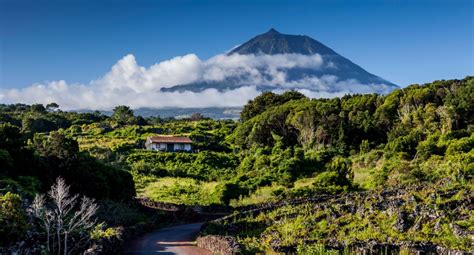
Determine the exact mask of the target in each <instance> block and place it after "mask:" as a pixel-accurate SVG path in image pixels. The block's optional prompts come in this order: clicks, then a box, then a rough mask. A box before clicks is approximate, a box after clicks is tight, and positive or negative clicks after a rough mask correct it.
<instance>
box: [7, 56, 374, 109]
mask: <svg viewBox="0 0 474 255" xmlns="http://www.w3.org/2000/svg"><path fill="white" fill-rule="evenodd" d="M329 64H331V63H329ZM332 65H333V64H332ZM323 66H324V60H323V58H322V57H321V56H320V55H319V54H315V55H311V56H306V55H300V54H277V55H238V54H234V55H231V56H227V55H217V56H215V57H213V58H210V59H208V60H206V61H202V60H200V59H199V58H198V57H197V56H196V55H195V54H188V55H185V56H179V57H175V58H172V59H170V60H167V61H163V62H160V63H157V64H154V65H152V66H150V67H148V68H146V67H143V66H140V65H138V64H137V61H136V59H135V57H134V56H133V55H131V54H129V55H126V56H125V57H123V58H122V59H121V60H119V61H118V62H117V63H116V64H115V65H113V66H112V68H111V70H110V71H109V72H108V73H106V74H105V75H104V76H103V77H101V78H99V79H96V80H93V81H91V82H90V83H88V84H68V83H66V81H63V80H59V81H53V82H47V83H45V84H39V83H38V84H33V85H31V86H29V87H26V88H22V89H6V90H0V102H2V103H27V104H32V103H43V104H47V103H50V102H56V103H58V104H59V105H60V106H61V108H62V109H65V110H71V109H101V110H106V109H111V108H113V107H114V106H116V105H129V106H131V107H132V108H139V107H157V108H160V107H210V106H241V105H243V104H245V103H246V102H247V101H248V100H249V99H252V98H253V97H255V96H257V95H258V94H259V92H258V91H257V88H256V86H258V85H271V86H274V87H275V92H282V91H284V90H285V89H289V88H295V87H296V88H298V90H299V91H301V92H303V93H304V94H306V95H307V96H309V97H334V96H341V95H344V94H348V93H370V92H373V91H376V89H377V90H380V88H381V87H380V86H381V85H373V84H369V85H364V84H359V83H358V82H357V81H356V80H346V81H339V80H338V78H337V77H336V76H332V75H323V76H321V77H304V78H302V79H300V80H296V81H295V80H292V81H289V80H288V79H287V73H286V71H287V70H288V69H290V68H295V67H296V68H310V69H320V68H323ZM235 77H237V79H239V80H240V83H241V84H242V85H246V86H243V87H240V88H237V89H233V90H227V91H217V90H215V89H207V90H204V91H202V92H197V93H194V92H190V91H186V92H160V89H161V88H167V87H172V86H175V85H180V84H188V83H192V82H196V81H213V82H218V81H222V80H225V79H228V78H235ZM249 85H250V86H249ZM382 89H383V87H382Z"/></svg>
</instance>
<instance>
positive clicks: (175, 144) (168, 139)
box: [145, 135, 193, 152]
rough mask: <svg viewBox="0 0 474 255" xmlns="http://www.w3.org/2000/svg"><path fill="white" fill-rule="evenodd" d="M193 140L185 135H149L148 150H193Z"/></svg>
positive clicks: (146, 143)
mask: <svg viewBox="0 0 474 255" xmlns="http://www.w3.org/2000/svg"><path fill="white" fill-rule="evenodd" d="M192 143H193V141H192V140H191V139H189V137H185V136H165V135H157V136H149V137H147V139H146V141H145V148H146V149H147V150H156V151H168V152H173V151H191V149H192V148H191V144H192Z"/></svg>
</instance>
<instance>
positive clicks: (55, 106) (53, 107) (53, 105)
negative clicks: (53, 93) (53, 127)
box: [46, 102, 59, 112]
mask: <svg viewBox="0 0 474 255" xmlns="http://www.w3.org/2000/svg"><path fill="white" fill-rule="evenodd" d="M57 109H59V105H58V104H56V103H54V102H53V103H49V104H47V105H46V110H47V111H48V112H49V111H53V112H54V111H56V110H57Z"/></svg>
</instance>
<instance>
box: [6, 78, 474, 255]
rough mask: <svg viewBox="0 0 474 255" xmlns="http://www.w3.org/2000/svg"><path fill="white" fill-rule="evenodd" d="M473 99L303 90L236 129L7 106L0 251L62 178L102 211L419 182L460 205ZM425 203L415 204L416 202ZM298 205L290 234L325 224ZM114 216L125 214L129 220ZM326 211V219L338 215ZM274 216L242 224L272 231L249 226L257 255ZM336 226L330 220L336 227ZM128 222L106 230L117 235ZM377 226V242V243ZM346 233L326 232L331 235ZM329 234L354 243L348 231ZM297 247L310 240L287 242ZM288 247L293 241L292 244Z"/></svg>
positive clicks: (467, 224) (258, 102)
mask: <svg viewBox="0 0 474 255" xmlns="http://www.w3.org/2000/svg"><path fill="white" fill-rule="evenodd" d="M473 98H474V78H472V77H467V78H465V79H463V80H447V81H444V80H443V81H435V82H433V83H430V84H424V85H412V86H409V87H407V88H404V89H399V90H395V91H393V92H392V93H390V94H388V95H376V94H368V95H348V96H344V97H342V98H333V99H308V98H306V97H305V96H304V95H302V94H300V93H298V92H294V91H290V92H286V93H283V94H281V95H277V94H274V93H271V92H265V93H263V94H261V95H260V96H258V97H257V98H255V99H254V100H252V101H249V103H248V104H247V105H246V106H245V107H244V108H243V111H242V113H241V119H240V121H238V122H235V121H231V120H211V119H207V118H205V117H203V116H202V115H200V114H195V115H193V116H192V117H191V118H188V119H180V120H176V119H161V118H159V117H152V118H142V117H140V116H135V115H134V112H133V110H131V109H130V108H128V107H126V106H118V107H116V108H115V109H114V112H113V115H112V116H106V115H103V114H101V113H100V112H93V113H76V112H64V111H61V110H59V106H58V105H56V104H54V103H52V104H49V105H47V106H43V105H23V104H16V105H0V166H1V168H0V194H1V196H0V203H1V207H0V208H4V209H2V210H1V211H0V214H1V215H0V216H1V217H0V235H2V236H6V235H7V236H8V238H0V239H1V240H2V241H1V242H0V246H2V245H10V244H12V243H15V242H16V241H18V240H19V239H21V238H22V237H24V236H25V234H26V233H27V231H28V226H27V225H28V221H29V218H28V217H29V216H28V215H27V213H26V211H25V209H26V207H28V202H27V201H31V199H32V198H33V196H34V195H35V194H37V193H44V192H46V191H47V190H48V189H49V187H50V186H51V184H53V182H54V181H55V180H56V178H57V177H58V176H61V177H63V178H64V180H65V181H66V183H68V184H70V185H71V191H72V192H74V193H80V194H84V195H87V196H89V197H92V198H95V199H98V200H99V201H101V202H100V203H99V208H111V207H114V208H119V207H122V210H126V209H125V208H126V206H125V204H126V203H128V202H129V201H130V200H131V198H132V197H134V196H135V195H137V196H146V197H149V198H152V199H154V200H157V201H163V202H173V203H183V204H192V205H194V204H201V205H212V204H220V205H232V206H234V207H239V206H247V205H252V204H256V203H260V202H272V201H273V202H277V201H282V200H285V199H293V198H304V197H315V196H318V195H321V194H329V195H340V194H345V193H348V194H351V193H352V192H360V191H364V190H379V189H383V188H389V187H393V188H397V187H404V186H419V185H424V187H425V189H427V190H432V189H435V188H434V187H436V189H443V190H451V191H452V190H454V191H453V192H455V193H456V194H457V192H461V193H462V194H463V195H462V196H461V195H459V196H454V197H452V199H454V200H455V199H459V200H462V199H465V197H466V196H467V197H468V198H472V191H473V179H472V177H473V174H474V150H473V147H474V134H473V129H474V100H473ZM155 134H173V135H186V136H189V137H190V138H191V139H192V140H193V142H194V143H193V150H194V151H193V153H186V152H173V153H170V152H155V151H147V150H144V149H143V143H144V141H145V139H146V137H147V136H150V135H155ZM426 194H428V193H427V192H425V193H423V195H419V196H421V198H420V199H421V201H425V197H423V196H425V195H426ZM101 203H103V204H101ZM420 203H421V205H425V204H426V203H424V202H420ZM421 205H420V206H421ZM20 207H21V208H22V209H20ZM124 207H125V208H124ZM303 209H304V208H299V207H290V208H287V209H285V208H282V209H278V210H287V211H292V210H293V212H295V213H301V216H298V217H296V218H292V217H289V218H288V219H287V221H286V223H284V224H290V225H291V227H295V228H301V227H302V226H306V225H305V224H307V223H305V222H306V221H303V220H301V219H300V218H301V217H303V218H304V217H309V218H315V219H314V221H316V220H319V219H320V217H319V216H317V215H313V214H314V213H316V211H315V212H314V213H313V212H312V211H311V210H309V211H307V210H306V211H305V210H303ZM405 209H406V208H405ZM100 210H101V209H99V212H100ZM116 211H117V214H119V213H118V211H120V210H116ZM323 211H324V210H323ZM323 211H321V212H318V213H321V214H324V213H329V212H327V211H324V212H323ZM272 213H273V214H275V215H276V214H278V213H280V212H279V211H275V212H270V213H269V214H262V215H261V216H255V217H257V218H254V217H248V218H245V219H244V220H242V218H236V220H238V221H247V222H257V221H263V222H267V223H268V224H267V225H259V224H253V225H255V226H260V227H258V228H257V229H252V230H249V231H251V232H252V233H253V234H247V233H245V232H242V233H240V234H239V235H241V236H239V238H241V240H242V241H244V240H247V241H244V243H246V244H247V245H248V247H249V249H268V248H271V246H270V245H269V244H268V242H263V241H262V240H259V239H258V238H263V236H264V235H263V236H260V234H261V233H267V232H268V231H270V230H272V231H277V232H278V231H282V230H281V229H280V227H279V225H278V224H276V225H275V223H271V224H270V223H269V222H272V221H271V220H266V219H267V218H268V219H270V218H271V219H273V218H272V217H273V216H272V215H273V214H272ZM124 214H127V213H124ZM382 214H383V213H382ZM128 215H134V216H133V217H135V218H140V220H135V221H134V220H127V225H129V226H131V225H133V224H137V222H139V221H140V222H142V223H143V222H144V221H146V220H147V219H146V217H145V216H143V215H140V214H138V212H130V213H128ZM348 215H349V216H347V219H346V218H344V220H346V223H347V224H349V225H350V224H355V221H357V215H352V214H348ZM99 216H100V213H99ZM359 216H360V215H359ZM124 217H125V216H124ZM367 217H369V216H367ZM370 217H372V218H373V219H378V220H379V221H381V222H385V223H386V222H389V221H390V220H393V219H392V218H390V219H388V218H387V219H385V218H383V217H385V216H384V215H379V214H374V215H371V216H370ZM377 217H381V218H377ZM446 217H447V218H445V219H444V222H443V223H440V224H444V223H446V224H448V227H446V228H443V231H445V232H443V233H452V232H453V228H454V227H450V225H449V224H450V223H453V219H451V218H450V216H449V215H448V216H446ZM372 218H371V219H372ZM382 218H383V219H382ZM340 220H341V219H336V220H335V221H334V222H331V224H332V225H334V226H337V225H338V224H339V223H340V222H339V221H340ZM104 221H105V220H104ZM460 221H462V223H459V224H458V225H459V227H460V228H461V229H463V230H464V231H471V232H472V231H473V229H472V228H473V219H472V217H470V218H469V217H468V218H467V219H462V220H460ZM2 222H8V223H9V224H3V223H2ZM123 222H124V221H122V220H120V219H116V220H115V222H105V223H106V224H108V225H107V226H110V227H114V226H119V225H122V223H123ZM228 223H229V222H227V223H226V224H228ZM334 223H337V224H334ZM346 223H345V224H346ZM359 223H360V224H369V223H367V222H365V223H362V222H359ZM242 224H243V223H242ZM317 224H323V223H321V222H320V221H318V223H317ZM341 224H342V223H341ZM387 224H388V223H387ZM248 225H252V224H248ZM277 225H278V226H277ZM451 225H452V224H451ZM443 226H444V225H443ZM427 228H428V227H427ZM380 229H381V228H375V229H374V230H373V231H374V232H373V233H371V234H373V235H378V234H380V233H381V232H380V231H382V230H380ZM341 230H342V229H336V230H334V231H336V232H327V231H326V232H324V231H323V232H318V233H319V234H320V235H323V236H330V235H333V234H334V233H339V231H341ZM428 230H429V231H435V232H436V231H437V230H433V229H430V228H428ZM428 230H426V231H428ZM265 231H267V232H265ZM308 231H312V230H309V229H308ZM318 231H319V230H318ZM321 231H322V230H321ZM348 231H349V230H348ZM371 231H372V230H371ZM378 231H379V232H378ZM439 233H441V232H439ZM312 234H315V233H312ZM312 234H311V235H312ZM319 234H318V235H319ZM315 235H316V234H315ZM347 235H349V234H347ZM353 235H357V233H356V232H354V233H353ZM394 235H399V234H397V233H386V234H384V235H380V236H382V237H384V238H386V239H387V238H391V239H393V238H395V237H394ZM361 236H364V235H361ZM406 236H407V238H411V239H417V240H430V241H432V242H438V243H439V244H442V245H445V246H449V247H453V248H456V249H467V248H468V247H467V246H466V245H465V243H463V241H462V240H461V241H460V240H457V239H456V238H457V237H456V236H455V235H454V236H453V235H448V234H445V236H447V237H449V238H452V239H454V241H452V242H451V241H443V240H441V241H440V239H436V238H431V237H426V236H423V235H406ZM249 237H252V238H250V239H249ZM332 237H333V238H336V239H339V240H343V241H347V242H349V241H350V240H352V239H350V238H349V236H346V235H343V234H337V235H336V236H332ZM299 239H301V240H302V239H304V238H303V237H302V238H295V239H291V240H293V241H294V240H299ZM316 239H317V240H322V239H323V238H316ZM248 240H251V241H248ZM291 240H287V241H285V242H288V244H289V245H295V243H291V242H292V241H291ZM456 240H457V241H456ZM261 241H262V242H261ZM313 241H314V240H313ZM252 243H259V244H261V246H255V245H253V244H252ZM266 244H268V245H266ZM299 249H311V247H309V248H308V247H302V246H301V247H300V248H299Z"/></svg>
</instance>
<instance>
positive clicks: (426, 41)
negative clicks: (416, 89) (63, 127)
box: [0, 0, 474, 89]
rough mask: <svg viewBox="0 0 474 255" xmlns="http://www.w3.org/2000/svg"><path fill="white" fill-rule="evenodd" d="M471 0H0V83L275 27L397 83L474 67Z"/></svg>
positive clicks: (141, 59)
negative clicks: (316, 42)
mask: <svg viewBox="0 0 474 255" xmlns="http://www.w3.org/2000/svg"><path fill="white" fill-rule="evenodd" d="M473 10H474V8H473V1H468V0H465V1H462V0H452V1H449V0H446V1H421V0H410V1H409V0H406V1H403V0H398V1H395V0H390V1H339V0H328V1H239V2H237V1H179V0H177V1H152V0H133V1H132V0H128V1H125V0H115V1H113V0H108V1H103V0H102V1H101V0H89V1H88V0H82V1H80V0H62V1H59V0H56V1H53V0H31V1H26V0H0V87H2V88H4V89H5V88H22V87H27V86H30V85H31V84H33V83H37V82H45V81H54V80H66V81H67V82H68V83H87V82H89V81H91V80H93V79H97V78H99V77H101V76H103V75H104V73H107V72H108V71H109V70H110V68H111V66H112V65H114V64H115V63H116V62H117V61H118V60H119V59H121V58H122V57H123V56H125V55H127V54H133V55H134V56H135V57H136V61H137V62H138V64H140V65H141V66H150V65H152V64H154V63H156V62H160V61H163V60H166V59H170V58H172V57H174V56H180V55H185V54H188V53H194V54H196V55H198V56H199V58H200V59H204V60H205V59H207V58H209V57H212V56H214V55H216V54H219V53H222V52H224V51H226V50H228V49H229V48H231V47H233V46H235V45H237V44H240V43H243V42H245V41H246V40H248V39H250V38H251V37H253V36H255V35H257V34H260V33H263V32H266V31H267V30H268V29H269V28H271V27H274V28H276V29H277V30H279V31H280V32H282V33H288V34H305V35H309V36H311V37H313V38H314V39H316V40H319V41H320V42H322V43H324V44H326V45H327V46H329V47H331V48H332V49H334V50H335V51H337V52H338V53H340V54H341V55H343V56H345V57H347V58H349V59H350V60H352V61H353V62H355V63H357V64H359V65H360V66H362V67H363V68H365V69H366V70H367V71H369V72H372V73H374V74H376V75H379V76H381V77H383V78H385V79H387V80H390V81H392V82H394V83H396V84H398V85H402V86H405V85H407V84H411V83H423V82H430V81H432V80H435V79H450V78H462V77H464V76H466V75H469V74H470V75H473V74H474V67H473V65H474V64H473V61H474V60H473V59H474V56H473V47H474V46H473V45H474V42H473V31H474V25H473V23H474V22H473V19H474V18H473V15H474V14H473V12H474V11H473Z"/></svg>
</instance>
